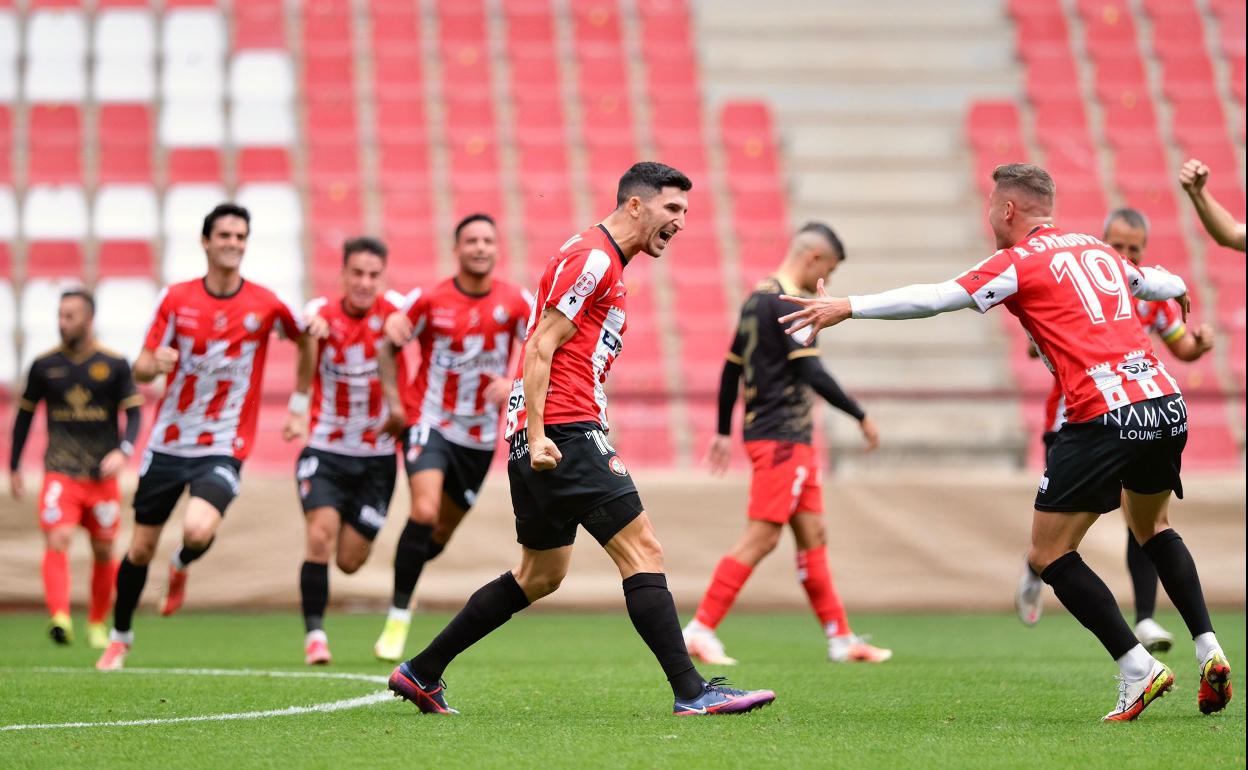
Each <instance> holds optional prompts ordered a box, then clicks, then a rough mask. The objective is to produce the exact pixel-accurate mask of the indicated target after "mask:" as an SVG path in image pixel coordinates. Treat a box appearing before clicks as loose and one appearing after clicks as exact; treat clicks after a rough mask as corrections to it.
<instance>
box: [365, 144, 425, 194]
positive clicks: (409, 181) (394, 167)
mask: <svg viewBox="0 0 1248 770" xmlns="http://www.w3.org/2000/svg"><path fill="white" fill-rule="evenodd" d="M377 151H378V176H379V177H380V179H381V182H382V184H385V185H398V186H406V187H412V186H420V187H427V186H428V184H429V145H427V144H425V143H424V142H421V141H414V142H411V141H395V140H391V141H385V142H382V143H381V145H380V146H379V147H378V148H377Z"/></svg>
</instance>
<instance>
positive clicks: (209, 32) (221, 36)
mask: <svg viewBox="0 0 1248 770" xmlns="http://www.w3.org/2000/svg"><path fill="white" fill-rule="evenodd" d="M160 44H161V48H162V49H163V50H164V52H165V56H169V55H171V54H173V53H174V52H178V51H193V52H196V53H203V54H211V55H213V56H215V57H217V58H218V59H221V58H223V57H224V56H225V53H226V50H227V48H228V46H227V41H226V39H225V19H224V17H222V15H221V12H220V11H219V10H217V9H216V8H174V9H172V10H170V11H168V12H166V13H165V17H164V24H163V25H162V27H161V38H160Z"/></svg>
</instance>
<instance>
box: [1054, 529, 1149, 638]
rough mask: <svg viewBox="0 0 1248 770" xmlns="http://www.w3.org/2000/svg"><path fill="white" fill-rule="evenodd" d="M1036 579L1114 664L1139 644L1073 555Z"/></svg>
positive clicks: (1109, 598) (1086, 568)
mask: <svg viewBox="0 0 1248 770" xmlns="http://www.w3.org/2000/svg"><path fill="white" fill-rule="evenodd" d="M1040 578H1041V579H1042V580H1044V582H1046V583H1048V584H1049V585H1050V586H1052V587H1053V593H1055V594H1057V598H1058V601H1060V602H1061V603H1062V605H1063V606H1064V607H1065V608H1066V609H1067V610H1069V611H1070V614H1071V615H1074V616H1075V619H1076V620H1078V621H1079V622H1080V623H1082V624H1083V626H1084V628H1086V629H1088V630H1089V631H1091V632H1092V633H1093V634H1095V635H1096V638H1097V639H1099V640H1100V642H1101V644H1102V645H1103V646H1104V647H1105V649H1106V651H1108V652H1109V656H1110V657H1111V658H1113V659H1114V660H1117V659H1118V658H1121V657H1122V656H1123V655H1126V654H1127V651H1128V650H1130V649H1131V648H1132V647H1134V646H1136V645H1137V644H1139V643H1140V642H1139V640H1137V639H1136V638H1135V634H1133V633H1131V629H1130V628H1129V627H1128V626H1127V621H1126V620H1124V619H1123V617H1122V612H1121V611H1120V610H1119V609H1118V603H1117V602H1116V601H1114V595H1113V594H1112V593H1110V590H1109V587H1108V586H1106V585H1105V582H1104V581H1102V580H1101V579H1100V578H1099V577H1097V575H1096V573H1095V572H1093V571H1092V568H1091V567H1089V566H1088V565H1087V564H1085V563H1084V561H1083V557H1081V556H1080V555H1079V554H1078V553H1077V552H1076V551H1071V552H1069V553H1066V554H1063V555H1062V556H1061V557H1060V558H1058V559H1057V560H1056V561H1054V562H1053V563H1052V564H1050V565H1049V566H1047V567H1045V568H1044V571H1043V572H1041V573H1040Z"/></svg>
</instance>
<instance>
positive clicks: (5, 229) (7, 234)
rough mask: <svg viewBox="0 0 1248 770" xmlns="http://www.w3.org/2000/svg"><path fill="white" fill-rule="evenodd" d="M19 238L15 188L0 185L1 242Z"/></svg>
mask: <svg viewBox="0 0 1248 770" xmlns="http://www.w3.org/2000/svg"><path fill="white" fill-rule="evenodd" d="M15 238H17V201H16V200H15V199H14V198H13V188H11V187H5V186H2V185H0V241H11V240H13V239H15Z"/></svg>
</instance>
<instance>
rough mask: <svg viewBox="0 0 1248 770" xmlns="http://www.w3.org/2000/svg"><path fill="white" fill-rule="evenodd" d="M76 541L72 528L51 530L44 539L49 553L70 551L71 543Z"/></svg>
mask: <svg viewBox="0 0 1248 770" xmlns="http://www.w3.org/2000/svg"><path fill="white" fill-rule="evenodd" d="M73 539H74V530H73V528H72V527H57V528H56V529H52V530H49V531H48V532H47V535H46V537H45V538H44V544H45V545H46V546H47V549H48V550H49V551H55V552H57V553H65V552H66V551H68V550H69V546H70V543H72V542H73Z"/></svg>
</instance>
